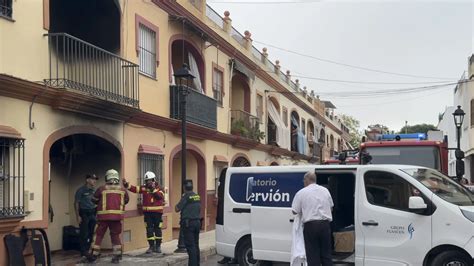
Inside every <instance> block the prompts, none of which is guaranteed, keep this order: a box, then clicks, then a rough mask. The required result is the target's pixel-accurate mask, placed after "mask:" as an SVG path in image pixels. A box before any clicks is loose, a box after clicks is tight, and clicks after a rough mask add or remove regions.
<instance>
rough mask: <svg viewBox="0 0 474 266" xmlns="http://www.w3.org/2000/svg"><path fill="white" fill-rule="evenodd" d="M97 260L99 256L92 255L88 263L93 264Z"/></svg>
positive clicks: (88, 258)
mask: <svg viewBox="0 0 474 266" xmlns="http://www.w3.org/2000/svg"><path fill="white" fill-rule="evenodd" d="M97 258H98V256H97V255H90V256H89V257H87V261H88V262H90V263H92V262H95V261H96V260H97Z"/></svg>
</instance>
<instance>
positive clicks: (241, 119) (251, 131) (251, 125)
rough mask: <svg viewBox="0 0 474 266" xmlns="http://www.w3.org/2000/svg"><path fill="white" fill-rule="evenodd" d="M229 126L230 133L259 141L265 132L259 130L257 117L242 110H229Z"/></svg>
mask: <svg viewBox="0 0 474 266" xmlns="http://www.w3.org/2000/svg"><path fill="white" fill-rule="evenodd" d="M230 122H231V128H230V133H231V134H233V135H237V136H241V137H244V138H248V139H252V140H255V141H260V140H262V139H263V138H264V137H265V133H264V132H262V131H260V123H259V119H258V117H256V116H254V115H251V114H249V113H247V112H245V111H242V110H231V111H230Z"/></svg>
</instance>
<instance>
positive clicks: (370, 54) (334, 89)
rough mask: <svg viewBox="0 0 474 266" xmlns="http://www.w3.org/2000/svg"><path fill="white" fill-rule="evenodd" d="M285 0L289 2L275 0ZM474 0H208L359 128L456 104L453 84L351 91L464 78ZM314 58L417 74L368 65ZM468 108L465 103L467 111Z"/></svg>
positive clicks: (425, 119)
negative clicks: (358, 124)
mask: <svg viewBox="0 0 474 266" xmlns="http://www.w3.org/2000/svg"><path fill="white" fill-rule="evenodd" d="M281 1H283V2H285V3H276V2H281ZM233 2H234V3H233ZM249 2H250V3H249ZM264 2H266V3H264ZM268 2H270V3H268ZM288 2H290V3H288ZM291 2H293V3H291ZM294 2H298V3H294ZM304 2H306V3H304ZM473 2H474V1H471V0H445V1H425V0H398V1H388V0H377V1H351V0H345V1H337V0H322V1H315V0H208V1H207V3H208V4H209V5H210V6H211V7H212V8H213V9H215V10H216V11H217V12H218V13H219V14H221V15H222V14H224V11H226V10H228V11H229V12H230V17H231V19H232V25H233V26H234V27H235V28H236V29H237V30H238V31H240V32H241V33H243V32H244V31H245V30H249V31H250V32H251V34H252V39H253V41H254V42H253V44H254V46H255V47H257V48H258V49H259V50H261V48H263V47H267V49H268V53H269V58H270V60H271V61H273V62H274V61H275V60H277V59H278V60H280V65H281V66H282V69H283V70H284V71H286V70H287V69H289V70H290V71H291V73H292V75H293V76H301V77H294V79H296V78H298V79H299V80H300V83H301V84H302V86H307V87H308V89H309V90H314V92H315V93H316V95H320V97H321V99H323V100H329V101H331V102H332V103H333V104H334V105H335V106H336V107H337V109H336V112H337V113H338V114H348V115H351V116H353V117H355V118H356V119H358V120H359V121H360V123H361V129H365V128H367V126H368V125H371V124H383V125H386V126H388V127H389V129H391V130H395V131H398V130H400V129H401V128H402V127H403V126H404V125H405V121H407V123H408V125H414V124H419V123H430V124H434V125H436V124H437V123H438V115H439V113H442V112H444V110H445V108H446V107H447V106H450V105H452V104H453V92H454V85H450V86H444V87H435V88H427V89H423V90H420V91H418V92H417V93H403V92H396V93H392V94H390V95H387V94H386V93H383V94H382V95H380V94H379V95H377V96H375V95H374V94H373V93H370V94H369V96H367V95H364V96H363V97H362V96H358V97H356V96H355V95H354V94H356V93H357V92H359V93H360V92H367V91H371V90H383V91H386V90H389V89H391V90H398V89H403V88H418V87H424V86H433V85H438V84H441V83H442V84H447V83H455V82H456V81H457V80H459V79H460V77H461V75H462V74H463V72H464V71H467V67H468V58H469V56H470V55H471V54H472V53H473V51H474V20H473V14H474V3H473ZM272 46H273V47H272ZM278 48H283V49H286V50H290V51H291V52H288V51H284V50H282V49H278ZM292 52H296V53H299V54H303V55H305V56H300V55H297V54H295V53H292ZM313 57H316V58H321V59H325V60H331V61H335V62H338V63H343V64H347V65H353V66H357V67H363V68H369V69H373V70H377V71H384V72H393V73H397V74H406V75H414V76H417V77H407V76H403V75H393V74H385V73H379V72H374V71H366V70H361V69H358V68H352V67H347V66H341V65H337V64H332V63H328V62H323V61H320V60H316V59H314V58H313ZM418 76H420V77H418ZM314 78H318V79H320V78H322V79H331V80H339V81H340V80H342V81H351V83H347V82H335V81H330V82H328V81H321V80H317V79H314ZM352 81H356V82H368V83H352ZM375 82H378V83H375ZM434 82H437V83H434ZM379 83H396V84H379ZM400 83H401V84H400ZM334 93H337V94H336V95H335V94H334ZM468 108H469V107H467V106H466V107H464V109H465V111H467V110H468Z"/></svg>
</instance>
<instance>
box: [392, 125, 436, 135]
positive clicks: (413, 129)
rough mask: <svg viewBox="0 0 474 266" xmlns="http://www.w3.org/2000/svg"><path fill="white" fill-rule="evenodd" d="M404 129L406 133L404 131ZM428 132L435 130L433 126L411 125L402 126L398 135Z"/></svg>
mask: <svg viewBox="0 0 474 266" xmlns="http://www.w3.org/2000/svg"><path fill="white" fill-rule="evenodd" d="M405 129H406V131H405ZM430 130H437V129H436V127H435V126H434V125H431V124H418V125H413V126H404V127H402V129H400V132H398V133H399V134H405V132H406V133H427V132H428V131H430Z"/></svg>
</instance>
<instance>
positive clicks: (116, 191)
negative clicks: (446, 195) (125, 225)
mask: <svg viewBox="0 0 474 266" xmlns="http://www.w3.org/2000/svg"><path fill="white" fill-rule="evenodd" d="M92 200H93V201H95V202H96V203H97V220H98V221H119V220H122V219H123V218H124V213H125V204H127V203H128V200H129V198H128V192H127V190H126V189H125V188H122V187H121V186H120V185H109V184H106V185H104V186H101V187H99V188H98V189H97V190H96V191H95V193H94V196H93V198H92Z"/></svg>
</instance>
